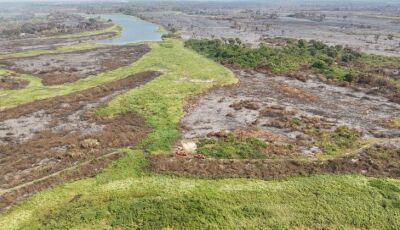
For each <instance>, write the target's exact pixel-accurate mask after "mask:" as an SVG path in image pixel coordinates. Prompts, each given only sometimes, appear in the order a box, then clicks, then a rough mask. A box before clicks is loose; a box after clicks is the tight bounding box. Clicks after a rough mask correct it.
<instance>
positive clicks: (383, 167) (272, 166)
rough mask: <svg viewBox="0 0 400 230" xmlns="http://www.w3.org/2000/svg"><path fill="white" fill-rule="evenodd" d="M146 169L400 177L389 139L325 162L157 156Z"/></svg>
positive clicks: (397, 147) (395, 145)
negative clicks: (356, 174) (353, 174)
mask: <svg viewBox="0 0 400 230" xmlns="http://www.w3.org/2000/svg"><path fill="white" fill-rule="evenodd" d="M149 160H150V165H149V168H148V169H149V170H150V171H153V172H157V173H174V174H178V175H193V176H200V177H214V178H220V177H252V178H262V179H272V178H282V177H289V176H300V175H311V174H315V173H360V174H363V175H367V176H386V177H394V178H399V177H400V141H399V140H398V139H397V140H392V141H386V142H383V143H380V144H375V145H372V146H370V147H368V148H364V149H362V150H360V151H359V152H357V153H355V154H352V155H348V156H344V157H339V158H336V159H332V160H327V161H299V160H224V159H205V160H198V159H196V158H195V157H191V156H189V157H179V156H165V155H157V156H151V157H149Z"/></svg>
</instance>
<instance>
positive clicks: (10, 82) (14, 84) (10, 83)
mask: <svg viewBox="0 0 400 230" xmlns="http://www.w3.org/2000/svg"><path fill="white" fill-rule="evenodd" d="M28 84H29V81H27V80H21V79H15V78H14V77H13V76H0V90H2V89H23V88H25V87H26V86H27V85H28Z"/></svg>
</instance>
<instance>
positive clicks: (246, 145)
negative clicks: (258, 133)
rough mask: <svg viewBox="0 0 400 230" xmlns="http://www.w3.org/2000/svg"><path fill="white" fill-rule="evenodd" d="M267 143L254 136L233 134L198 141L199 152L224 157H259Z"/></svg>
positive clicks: (261, 156)
mask: <svg viewBox="0 0 400 230" xmlns="http://www.w3.org/2000/svg"><path fill="white" fill-rule="evenodd" d="M267 146H268V145H267V144H266V143H265V142H263V141H261V140H258V139H257V138H253V137H247V138H244V137H237V136H235V135H233V134H230V135H228V136H227V137H222V138H219V139H203V140H200V141H199V142H198V143H197V147H198V149H197V151H198V153H201V154H204V155H207V156H211V157H217V158H223V159H259V158H265V157H266V156H265V155H264V154H263V153H264V152H265V151H264V150H265V148H267Z"/></svg>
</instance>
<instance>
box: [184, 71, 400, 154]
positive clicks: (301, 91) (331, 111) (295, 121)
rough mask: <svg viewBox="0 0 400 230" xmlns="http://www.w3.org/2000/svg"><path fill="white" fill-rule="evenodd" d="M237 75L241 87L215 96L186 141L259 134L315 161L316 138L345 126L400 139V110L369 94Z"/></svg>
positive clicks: (193, 115)
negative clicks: (395, 123)
mask: <svg viewBox="0 0 400 230" xmlns="http://www.w3.org/2000/svg"><path fill="white" fill-rule="evenodd" d="M235 71H236V73H237V76H238V77H239V78H240V83H239V84H238V85H237V86H232V87H223V88H219V89H216V90H213V91H211V92H210V93H208V94H207V95H205V96H203V97H202V98H201V99H200V100H199V102H198V106H197V107H196V108H194V109H192V111H191V112H189V114H188V115H187V116H186V117H185V118H183V120H182V122H181V124H182V129H183V136H184V138H186V139H197V138H204V137H207V135H209V134H210V133H216V132H221V131H224V130H225V131H230V132H235V131H237V130H249V129H250V130H253V131H254V130H258V133H259V134H260V133H261V135H260V136H259V137H258V138H261V139H263V140H265V141H267V142H270V143H275V144H277V143H278V144H279V143H281V144H284V145H286V144H291V145H294V146H296V150H297V151H298V152H300V153H302V154H303V155H307V156H313V155H315V154H316V153H318V152H320V151H321V150H320V149H319V148H318V143H317V142H318V135H316V134H318V133H321V132H332V131H334V130H335V129H336V128H337V127H340V126H348V127H350V128H354V129H356V130H359V131H360V132H361V133H363V138H364V139H368V138H371V137H375V138H382V137H386V138H391V137H399V136H400V129H399V128H398V127H390V126H388V125H386V124H387V121H389V120H391V119H392V118H394V117H398V116H400V105H399V104H397V103H394V102H391V101H390V100H389V99H387V98H385V97H382V96H378V95H374V94H370V93H369V92H368V90H362V89H354V88H350V87H340V86H335V85H332V84H327V83H326V82H324V81H322V80H320V79H319V78H317V77H313V76H309V78H308V79H307V80H306V81H301V80H297V79H296V78H291V77H284V76H276V77H274V76H270V75H268V74H262V73H259V72H253V71H240V70H235ZM204 114H207V116H204ZM316 130H317V131H318V132H316ZM277 140H278V141H277Z"/></svg>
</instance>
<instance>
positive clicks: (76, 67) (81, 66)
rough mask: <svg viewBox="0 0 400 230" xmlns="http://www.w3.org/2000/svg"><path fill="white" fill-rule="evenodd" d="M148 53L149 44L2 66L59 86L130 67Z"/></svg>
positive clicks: (16, 60)
mask: <svg viewBox="0 0 400 230" xmlns="http://www.w3.org/2000/svg"><path fill="white" fill-rule="evenodd" d="M149 51H150V48H149V47H148V46H147V45H135V46H114V47H107V48H97V49H91V50H84V51H76V52H70V53H61V54H46V55H39V56H34V57H26V58H14V59H8V60H3V61H2V64H3V65H5V66H7V68H10V69H13V70H15V71H18V72H22V73H27V74H32V75H36V76H39V77H41V78H42V79H43V81H42V83H43V84H44V85H58V84H64V83H68V82H74V81H76V80H79V79H81V78H85V77H88V76H91V75H96V74H98V73H101V72H104V71H108V70H113V69H117V68H119V67H122V66H127V65H130V64H132V63H133V62H135V61H137V60H138V59H140V58H141V57H142V56H143V55H144V54H145V53H147V52H149Z"/></svg>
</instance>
